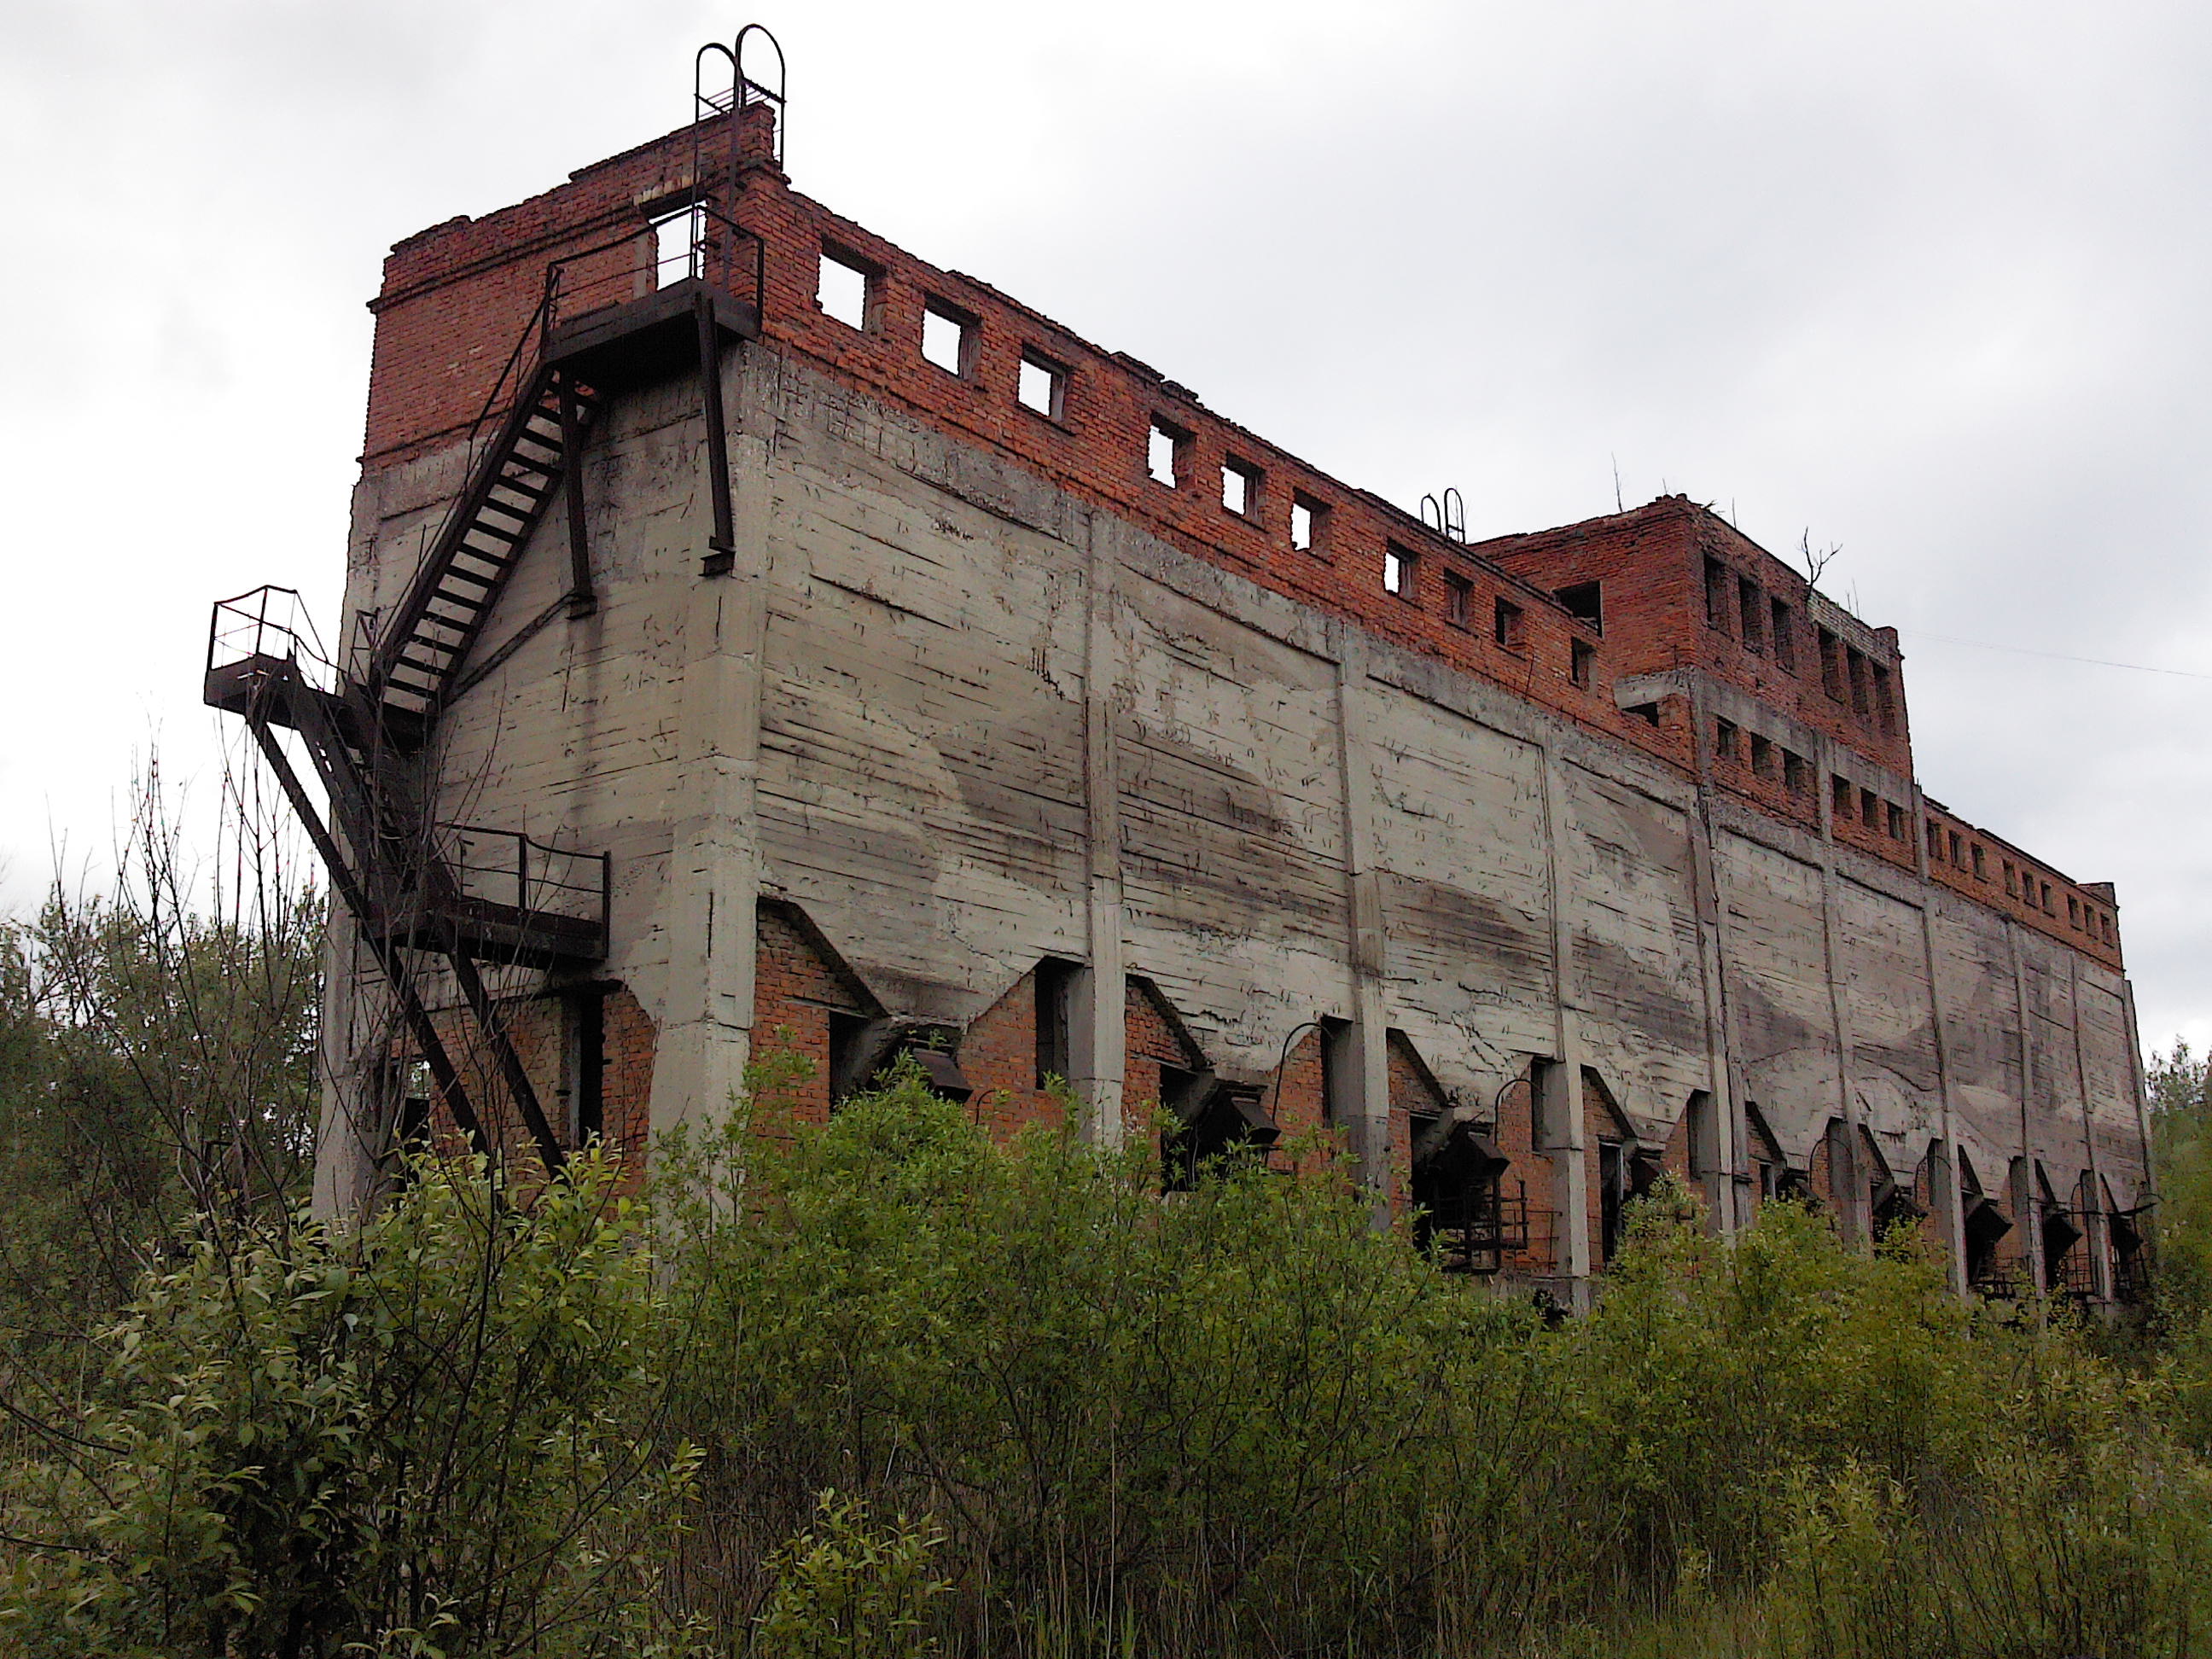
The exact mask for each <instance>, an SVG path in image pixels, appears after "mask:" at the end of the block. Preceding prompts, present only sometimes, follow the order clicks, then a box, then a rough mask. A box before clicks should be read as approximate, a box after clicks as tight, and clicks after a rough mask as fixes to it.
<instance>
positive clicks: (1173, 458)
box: [1145, 421, 1187, 489]
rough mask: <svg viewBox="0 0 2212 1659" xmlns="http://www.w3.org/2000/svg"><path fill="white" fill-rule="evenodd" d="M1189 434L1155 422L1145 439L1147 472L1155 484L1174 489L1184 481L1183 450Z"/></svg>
mask: <svg viewBox="0 0 2212 1659" xmlns="http://www.w3.org/2000/svg"><path fill="white" fill-rule="evenodd" d="M1186 441H1187V435H1185V434H1184V433H1182V432H1180V431H1178V430H1176V428H1174V427H1171V426H1169V425H1167V424H1166V423H1164V422H1160V421H1154V422H1152V428H1151V429H1150V431H1149V432H1147V433H1146V437H1145V471H1146V472H1147V473H1149V474H1150V475H1151V476H1152V482H1153V483H1160V484H1165V485H1166V486H1167V487H1168V488H1169V489H1174V488H1175V487H1176V485H1177V484H1178V483H1181V482H1182V450H1183V445H1184V443H1185V442H1186Z"/></svg>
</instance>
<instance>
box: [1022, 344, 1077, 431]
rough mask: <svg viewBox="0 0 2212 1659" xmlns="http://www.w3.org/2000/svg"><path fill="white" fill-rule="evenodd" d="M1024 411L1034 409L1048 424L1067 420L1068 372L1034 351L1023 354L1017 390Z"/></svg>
mask: <svg viewBox="0 0 2212 1659" xmlns="http://www.w3.org/2000/svg"><path fill="white" fill-rule="evenodd" d="M1014 397H1015V399H1016V400H1017V401H1018V403H1019V404H1021V406H1022V407H1023V408H1024V409H1030V410H1036V412H1037V413H1038V414H1040V415H1042V416H1044V417H1045V419H1047V420H1048V421H1065V420H1066V418H1067V370H1066V368H1065V367H1063V366H1062V365H1060V364H1059V363H1056V362H1053V360H1052V359H1051V358H1049V357H1045V356H1039V355H1038V354H1037V353H1036V352H1034V351H1029V350H1024V352H1023V353H1022V367H1021V373H1020V374H1019V375H1018V378H1017V380H1016V384H1015V388H1014Z"/></svg>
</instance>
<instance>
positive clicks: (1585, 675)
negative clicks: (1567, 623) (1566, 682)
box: [1567, 640, 1597, 691]
mask: <svg viewBox="0 0 2212 1659" xmlns="http://www.w3.org/2000/svg"><path fill="white" fill-rule="evenodd" d="M1596 662H1597V647H1595V646H1594V645H1592V644H1591V643H1590V642H1589V641H1588V640H1571V641H1568V642H1567V678H1569V679H1571V680H1572V681H1573V682H1574V683H1575V684H1577V686H1579V687H1581V688H1582V689H1583V690H1585V691H1587V690H1589V689H1590V680H1591V678H1592V677H1593V675H1592V671H1593V668H1594V666H1595V664H1596Z"/></svg>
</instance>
